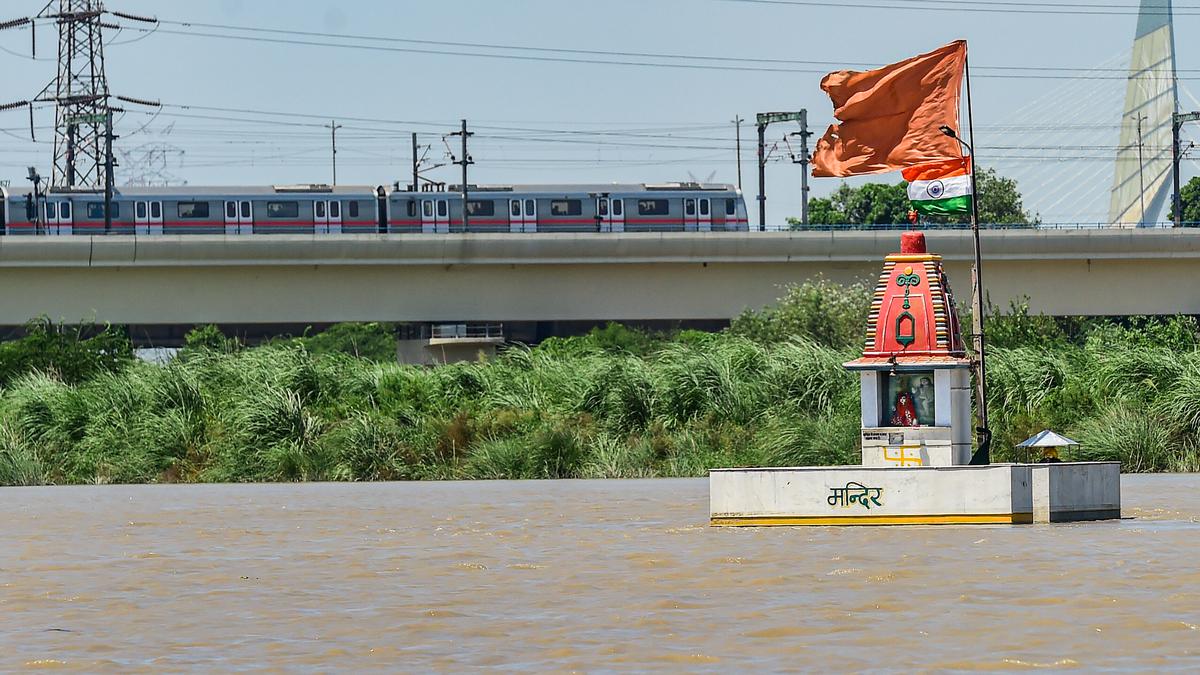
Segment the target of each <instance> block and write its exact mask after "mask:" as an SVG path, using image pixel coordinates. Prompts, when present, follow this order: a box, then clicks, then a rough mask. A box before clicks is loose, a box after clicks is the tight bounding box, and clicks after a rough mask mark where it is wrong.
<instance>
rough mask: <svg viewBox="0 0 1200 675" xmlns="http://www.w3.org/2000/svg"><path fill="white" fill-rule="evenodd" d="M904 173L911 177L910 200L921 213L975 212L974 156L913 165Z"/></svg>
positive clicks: (907, 178) (938, 214)
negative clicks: (972, 184) (972, 169)
mask: <svg viewBox="0 0 1200 675" xmlns="http://www.w3.org/2000/svg"><path fill="white" fill-rule="evenodd" d="M902 175H903V176H904V180H906V181H908V200H909V201H911V202H912V205H913V209H915V210H916V212H917V213H920V214H922V215H926V216H949V215H953V214H956V213H970V212H971V200H972V199H973V198H974V195H973V194H971V158H970V157H963V158H961V159H953V160H949V161H946V162H936V163H934V164H922V165H920V166H913V167H909V168H907V169H905V170H904V171H903V172H902Z"/></svg>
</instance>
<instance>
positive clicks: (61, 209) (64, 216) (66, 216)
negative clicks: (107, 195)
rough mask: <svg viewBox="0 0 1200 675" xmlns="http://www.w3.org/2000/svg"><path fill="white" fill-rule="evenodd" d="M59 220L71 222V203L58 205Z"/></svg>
mask: <svg viewBox="0 0 1200 675" xmlns="http://www.w3.org/2000/svg"><path fill="white" fill-rule="evenodd" d="M113 206H116V204H113ZM58 219H59V220H70V219H71V202H61V203H60V204H59V205H58Z"/></svg>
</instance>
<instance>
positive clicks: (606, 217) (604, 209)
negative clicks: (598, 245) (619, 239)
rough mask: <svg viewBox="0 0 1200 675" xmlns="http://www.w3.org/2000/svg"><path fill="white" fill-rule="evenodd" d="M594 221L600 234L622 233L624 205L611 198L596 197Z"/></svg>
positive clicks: (623, 229) (618, 200)
mask: <svg viewBox="0 0 1200 675" xmlns="http://www.w3.org/2000/svg"><path fill="white" fill-rule="evenodd" d="M596 220H597V221H598V222H599V224H600V231H601V232H624V231H625V203H624V202H623V201H622V200H620V199H613V198H611V197H597V198H596Z"/></svg>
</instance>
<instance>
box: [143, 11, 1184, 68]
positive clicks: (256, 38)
mask: <svg viewBox="0 0 1200 675" xmlns="http://www.w3.org/2000/svg"><path fill="white" fill-rule="evenodd" d="M729 1H733V0H729ZM747 1H749V0H747ZM763 1H767V0H763ZM780 1H782V0H780ZM824 4H826V5H829V6H833V5H832V4H831V3H824ZM867 8H870V7H867ZM1198 15H1200V14H1198ZM162 23H170V24H172V25H178V26H181V27H183V28H190V27H192V26H197V25H200V26H216V27H218V28H217V29H219V30H231V31H240V32H247V33H255V34H260V35H242V34H235V33H213V32H203V31H194V30H170V29H161V28H160V29H157V30H158V32H159V33H164V34H170V35H180V36H185V37H203V38H212V39H221V40H234V41H243V42H255V43H263V42H266V43H271V44H285V45H296V46H309V47H325V48H330V49H351V50H365V51H375V52H394V53H408V54H428V55H437V56H455V57H466V58H483V59H501V60H515V61H525V62H542V63H570V64H587V65H605V66H628V67H643V68H672V69H683V70H707V71H733V72H761V73H792V74H806V75H824V74H826V73H827V72H828V71H829V69H830V68H839V67H840V68H845V67H847V66H848V65H849V66H857V67H864V68H870V67H876V66H877V65H879V64H863V63H857V64H856V63H846V62H832V61H799V60H791V59H761V58H748V57H711V56H705V55H687V54H652V53H647V52H617V51H611V52H609V51H602V50H578V49H561V48H549V47H527V46H522V45H498V44H486V43H464V42H442V41H433V40H414V39H409V38H391V37H380V36H369V35H368V36H363V35H340V36H339V35H337V34H333V35H330V34H321V33H312V32H309V31H299V30H285V29H268V28H257V27H251V26H233V25H226V24H193V23H190V22H183V21H163V22H162ZM129 30H151V29H143V28H137V27H131V28H129ZM261 34H275V35H294V36H298V38H323V39H298V38H284V37H274V38H271V37H261ZM329 38H333V39H336V40H358V41H366V42H393V43H419V44H427V45H442V46H446V47H464V46H467V47H471V48H475V49H492V50H509V51H520V52H538V53H542V54H552V53H569V54H580V55H581V56H570V57H567V56H548V55H538V56H532V55H528V54H524V53H518V54H504V53H489V52H481V51H462V50H461V49H427V48H418V47H396V46H385V45H381V44H355V43H348V42H331V41H329ZM583 55H603V56H607V57H612V58H606V59H600V58H589V57H585V56H583ZM633 55H637V56H633ZM627 56H628V57H631V58H644V59H660V60H665V59H676V60H683V61H693V60H702V61H705V62H703V63H687V62H676V63H670V62H659V61H646V60H630V58H623V57H627ZM712 61H717V62H718V63H714V62H712ZM748 63H776V64H795V65H822V66H824V67H822V68H793V67H780V66H754V65H737V64H748ZM978 69H979V70H987V71H996V72H984V73H980V74H979V75H978V77H987V78H993V79H997V78H998V79H1023V80H1073V79H1082V80H1126V79H1129V77H1132V76H1142V75H1144V76H1147V77H1152V76H1155V75H1156V73H1154V72H1151V71H1147V72H1145V73H1142V74H1132V73H1128V72H1126V71H1123V70H1113V71H1111V72H1112V74H1111V75H1102V74H1086V75H1084V74H1081V75H1072V74H1066V73H1095V72H1096V71H1095V69H1090V68H1071V67H1065V66H1063V67H1054V66H978ZM1178 72H1189V71H1178ZM1190 72H1200V71H1190ZM1180 79H1197V80H1200V77H1196V78H1180Z"/></svg>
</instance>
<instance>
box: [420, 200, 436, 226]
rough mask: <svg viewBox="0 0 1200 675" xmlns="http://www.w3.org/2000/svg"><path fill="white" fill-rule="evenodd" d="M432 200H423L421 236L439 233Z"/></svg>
mask: <svg viewBox="0 0 1200 675" xmlns="http://www.w3.org/2000/svg"><path fill="white" fill-rule="evenodd" d="M433 201H434V200H432V199H422V200H421V234H433V233H434V232H435V231H437V216H435V215H434V204H433Z"/></svg>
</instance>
